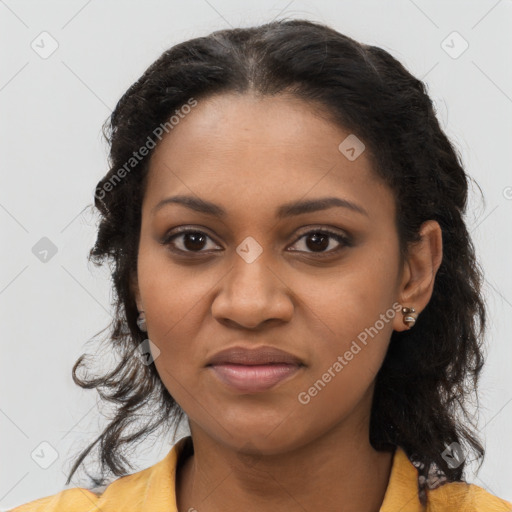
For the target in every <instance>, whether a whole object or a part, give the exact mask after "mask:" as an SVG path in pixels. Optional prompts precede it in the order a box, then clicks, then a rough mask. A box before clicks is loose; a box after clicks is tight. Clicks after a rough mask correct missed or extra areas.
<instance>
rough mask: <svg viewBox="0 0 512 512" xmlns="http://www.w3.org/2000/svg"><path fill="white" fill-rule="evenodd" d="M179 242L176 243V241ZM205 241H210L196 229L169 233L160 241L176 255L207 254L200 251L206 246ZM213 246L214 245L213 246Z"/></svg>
mask: <svg viewBox="0 0 512 512" xmlns="http://www.w3.org/2000/svg"><path fill="white" fill-rule="evenodd" d="M177 240H179V242H177V243H176V241H177ZM207 240H212V239H211V237H210V236H208V235H207V234H206V233H205V232H204V231H199V230H197V229H180V230H179V232H178V233H176V232H175V233H174V234H173V233H170V234H168V235H167V236H165V238H164V239H163V240H162V242H161V243H162V244H163V245H168V246H170V250H171V251H173V252H176V253H194V252H207V251H205V250H202V249H204V248H205V245H206V246H207V245H208V244H207ZM213 245H214V246H215V245H216V244H213Z"/></svg>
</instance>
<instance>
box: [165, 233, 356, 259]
mask: <svg viewBox="0 0 512 512" xmlns="http://www.w3.org/2000/svg"><path fill="white" fill-rule="evenodd" d="M188 233H194V234H199V235H204V236H206V237H207V238H210V239H211V240H213V239H212V237H210V236H209V235H208V234H207V233H205V232H204V231H201V230H199V229H191V228H179V229H178V231H177V232H172V233H169V234H167V235H166V236H165V237H164V239H163V240H162V241H161V244H162V245H166V246H171V245H172V242H173V241H174V239H176V238H178V237H179V236H183V235H186V234H188ZM312 234H321V235H328V236H329V237H330V238H334V240H336V242H339V243H340V244H342V246H341V247H338V248H336V249H331V250H330V251H327V252H314V251H311V252H309V251H306V253H307V254H314V255H315V256H317V257H320V258H322V257H326V256H331V255H332V254H335V253H338V252H339V251H341V250H342V249H343V247H351V246H352V242H351V240H350V239H349V238H348V237H347V236H345V235H342V234H341V233H337V232H335V231H331V230H330V229H328V228H316V229H313V230H310V231H307V232H305V233H302V234H301V235H300V236H299V237H298V238H297V239H296V240H295V242H294V243H293V244H292V245H294V244H296V243H297V242H298V241H299V240H301V239H302V238H305V237H307V236H308V235H312ZM169 250H170V251H172V252H174V253H177V254H180V255H182V254H201V253H208V251H186V250H185V251H184V250H182V249H176V248H175V247H170V249H169ZM292 252H304V251H298V250H293V251H292ZM193 257H195V256H193Z"/></svg>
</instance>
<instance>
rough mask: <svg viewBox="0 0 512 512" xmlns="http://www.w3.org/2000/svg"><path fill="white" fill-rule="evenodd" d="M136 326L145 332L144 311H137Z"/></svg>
mask: <svg viewBox="0 0 512 512" xmlns="http://www.w3.org/2000/svg"><path fill="white" fill-rule="evenodd" d="M137 326H138V327H139V329H140V330H141V331H144V332H147V330H148V328H147V326H146V316H145V315H144V311H140V312H139V317H138V318H137Z"/></svg>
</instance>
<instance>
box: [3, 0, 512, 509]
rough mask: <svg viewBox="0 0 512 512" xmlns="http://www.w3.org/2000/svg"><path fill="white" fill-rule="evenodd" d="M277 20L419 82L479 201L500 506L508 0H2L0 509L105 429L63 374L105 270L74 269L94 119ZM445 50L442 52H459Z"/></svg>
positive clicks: (91, 316)
mask: <svg viewBox="0 0 512 512" xmlns="http://www.w3.org/2000/svg"><path fill="white" fill-rule="evenodd" d="M276 17H279V18H282V17H291V18H308V19H312V20H318V21H322V22H325V23H327V24H330V25H331V26H332V27H334V28H335V29H337V30H339V31H341V32H343V33H345V34H347V35H349V36H351V37H354V38H355V39H357V40H360V41H361V42H365V43H369V44H375V45H378V46H381V47H383V48H384V49H386V50H388V51H389V52H390V53H391V54H392V55H393V56H395V57H396V58H398V59H399V60H400V61H401V62H403V63H404V65H405V66H406V67H407V68H408V69H409V70H410V71H411V72H412V73H413V74H415V75H416V76H417V77H419V78H421V79H423V80H424V81H425V82H426V83H427V84H428V89H429V91H430V94H431V96H432V97H433V98H434V99H435V101H436V104H437V106H438V110H439V116H440V118H441V120H442V123H443V126H444V127H445V130H446V132H447V134H448V135H449V136H450V137H451V138H452V140H453V141H454V142H455V144H456V146H457V148H459V150H460V151H461V153H462V155H463V159H464V163H465V165H466V169H467V171H468V172H469V174H470V175H471V176H473V177H474V178H475V179H476V180H477V182H478V183H479V184H480V186H481V187H482V189H483V192H484V194H485V197H486V203H485V204H483V203H482V202H481V200H480V198H479V196H478V194H477V193H476V192H475V191H473V192H472V195H471V207H470V212H469V215H468V218H467V222H468V224H469V226H470V229H471V233H472V235H473V237H474V241H475V244H476V248H477V251H478V254H479V256H480V258H481V262H482V266H483V268H484V270H485V272H486V285H485V293H486V297H487V300H488V304H489V313H490V318H489V320H490V329H489V333H488V338H487V347H488V349H487V351H488V357H487V365H486V367H485V370H484V372H483V377H482V381H481V388H480V404H481V416H480V423H479V425H480V432H481V435H482V438H483V439H484V440H485V446H486V449H487V456H486V460H485V462H484V464H483V466H482V469H481V471H480V473H479V475H478V476H477V477H473V476H472V475H471V474H470V475H469V480H470V481H472V482H473V483H476V484H478V485H480V486H482V487H484V488H486V489H487V490H489V491H490V492H492V493H493V494H497V495H498V496H500V497H502V498H505V499H508V500H512V461H511V458H512V457H511V456H512V436H511V435H510V434H511V428H510V425H511V423H512V403H511V402H512V372H511V363H512V343H511V342H510V331H511V328H512V314H511V313H512V273H511V272H510V261H511V258H510V257H511V255H512V230H511V229H510V221H511V218H512V188H511V187H512V175H511V157H510V145H511V140H512V137H511V135H512V133H511V132H512V130H511V124H512V123H511V113H512V66H510V53H511V50H510V49H511V48H512V31H511V30H510V28H511V23H512V3H511V1H510V0H508V1H507V0H501V1H496V0H481V1H471V2H470V1H467V0H465V1H446V0H445V1H426V0H415V1H413V0H394V1H388V2H383V1H380V0H374V1H359V2H355V1H354V2H349V1H334V0H330V1H328V0H323V1H315V2H313V1H301V0H291V1H290V0H284V1H280V0H258V1H253V2H235V1H232V0H208V1H207V0H192V1H190V2H183V1H180V2H178V1H175V0H172V1H156V0H152V1H133V0H132V1H122V2H121V1H120V0H118V1H113V0H107V1H105V0H102V1H100V0H89V1H86V0H72V1H69V0H67V1H60V2H58V1H54V0H52V1H45V2H41V1H36V0H34V1H31V2H29V1H21V0H0V34H1V36H0V37H1V45H0V52H1V69H0V108H1V118H0V119H1V127H0V129H1V135H0V158H1V162H2V164H1V167H0V172H1V188H0V223H1V230H2V231H1V233H2V251H1V255H2V265H1V274H0V311H1V327H2V334H1V337H2V359H1V368H0V370H1V371H0V379H1V380H0V385H1V390H2V395H1V404H0V429H1V432H2V436H1V454H0V461H1V470H0V507H1V508H3V509H8V508H10V507H12V506H15V505H18V504H21V503H24V502H27V501H29V500H33V499H36V498H39V497H42V496H46V495H50V494H54V493H57V492H59V491H60V490H62V489H64V488H65V486H64V481H65V474H64V472H67V471H68V470H69V468H70V467H71V461H72V456H73V455H75V454H76V453H77V452H78V450H79V449H82V448H83V447H85V446H86V444H87V443H88V442H89V441H91V440H92V439H93V438H94V437H96V435H97V434H98V433H99V432H100V430H99V429H100V427H101V426H102V425H104V424H105V422H104V421H103V420H101V419H98V415H97V409H96V397H95V394H96V393H95V392H94V391H91V392H85V391H82V390H81V389H80V388H78V387H77V386H75V384H74V383H73V381H72V379H71V368H72V365H73V363H74V362H75V361H76V359H77V358H78V356H79V355H81V354H82V353H83V352H84V351H89V352H90V349H91V348H92V347H89V346H87V347H86V346H85V342H86V341H87V340H89V339H90V338H91V337H92V336H93V335H94V334H96V333H97V332H98V331H100V330H101V329H102V328H103V327H105V325H106V324H107V322H108V319H109V311H110V307H109V303H110V297H111V292H110V283H109V281H108V272H107V270H106V269H105V270H98V269H95V268H94V267H93V266H92V265H88V264H87V261H86V256H87V252H88V250H89V249H90V248H91V246H92V245H93V243H94V239H95V228H96V226H95V222H96V219H95V218H94V217H93V216H91V214H90V213H88V212H87V211H84V208H85V207H86V206H87V205H89V204H90V203H91V202H92V199H93V191H94V187H95V185H96V183H97V181H98V180H99V179H100V177H101V176H102V175H103V174H104V173H105V172H106V171H107V163H106V155H107V153H106V145H105V144H104V143H103V141H102V138H101V132H100V129H101V124H102V123H103V121H104V120H105V119H106V118H107V116H108V115H109V113H110V111H111V109H112V108H113V107H114V106H115V104H116V102H117V101H118V99H119V98H120V96H121V95H122V93H124V91H125V90H126V89H127V88H128V87H129V86H130V85H131V84H132V83H133V82H134V81H135V80H136V79H137V78H138V77H139V76H140V74H141V73H142V72H143V71H144V70H145V68H146V67H147V66H148V65H149V64H150V63H151V62H153V61H154V60H155V59H156V58H157V57H158V56H159V55H160V54H161V52H163V51H164V50H165V49H167V48H168V47H169V46H171V45H173V44H175V43H178V42H180V41H183V40H185V39H189V38H191V37H196V36H200V35H206V34H208V33H210V32H211V31H213V30H216V29H220V28H225V27H230V26H250V25H255V24H259V23H263V22H267V21H270V20H271V19H273V18H276ZM43 31H47V32H48V33H49V34H51V36H52V38H54V39H55V40H56V41H57V43H58V48H57V50H56V51H55V52H54V53H53V54H52V55H51V56H49V57H48V58H46V59H43V58H41V56H40V55H39V54H38V53H36V51H34V50H33V49H32V47H31V43H32V42H33V41H35V42H34V45H37V44H38V45H39V48H41V50H40V51H42V46H43V45H44V48H45V49H46V51H47V50H48V49H49V48H50V41H49V40H48V39H46V40H45V41H43V42H41V37H42V36H40V34H41V32H43ZM453 31H457V32H458V33H459V34H460V35H461V36H462V37H463V38H464V39H465V40H466V41H467V43H468V44H469V47H468V49H467V50H466V51H465V52H464V53H462V54H461V55H460V56H458V58H453V57H452V56H450V55H449V54H448V53H447V52H446V51H445V49H444V48H443V41H444V40H445V39H446V38H447V36H449V35H450V34H451V33H452V32H453ZM452 37H453V36H452ZM450 40H451V39H448V40H447V43H444V44H445V45H446V44H449V45H451V46H453V47H454V48H453V49H452V52H453V51H455V52H457V51H458V50H459V49H460V48H462V47H461V46H460V44H461V41H460V40H454V42H453V43H451V42H450ZM475 190H476V189H475ZM43 237H47V238H49V239H50V240H51V242H52V243H53V244H55V246H56V248H57V252H56V254H55V255H54V256H52V257H51V258H49V260H48V261H47V262H46V263H44V262H42V261H40V259H39V258H37V257H36V255H35V254H34V253H33V250H32V248H33V247H34V246H35V245H36V244H37V243H38V241H39V240H40V239H41V238H43ZM42 442H46V443H49V444H50V445H51V446H52V447H53V449H55V450H56V451H57V453H58V459H57V460H56V461H55V462H54V463H53V464H52V465H51V466H50V467H49V468H48V469H42V468H41V467H40V466H39V465H38V464H36V462H35V461H34V460H33V459H32V458H31V453H32V452H33V451H34V450H36V453H40V454H42V453H43V452H45V453H46V455H45V456H48V453H51V449H48V447H47V445H42V447H41V446H40V443H42ZM172 442H173V440H172V439H160V440H157V441H156V443H155V444H151V443H146V444H144V445H142V446H141V447H140V448H139V449H138V452H137V456H136V458H135V459H134V463H135V464H136V465H137V469H143V468H145V467H147V466H149V465H151V464H153V463H155V462H156V461H157V460H160V459H161V458H162V457H163V456H164V455H165V454H166V453H167V452H168V450H169V449H170V446H171V444H172ZM41 449H42V451H41ZM43 458H44V457H43ZM79 483H80V482H79V481H75V482H74V483H73V484H72V485H70V487H74V486H76V485H78V484H79Z"/></svg>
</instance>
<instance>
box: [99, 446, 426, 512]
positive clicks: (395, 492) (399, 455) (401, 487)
mask: <svg viewBox="0 0 512 512" xmlns="http://www.w3.org/2000/svg"><path fill="white" fill-rule="evenodd" d="M191 439H192V438H191V436H186V437H183V438H182V439H180V440H179V441H178V442H177V443H176V444H175V445H174V446H173V447H172V449H171V450H170V451H169V453H168V454H167V455H166V456H165V458H164V459H162V460H161V461H160V462H158V463H156V464H155V465H154V466H151V467H150V468H148V469H146V470H143V471H141V472H140V473H137V474H135V475H131V477H132V478H131V479H130V482H128V481H127V480H126V479H127V478H128V477H125V478H121V479H119V480H118V481H116V482H113V483H112V484H111V485H110V486H109V488H108V489H107V490H106V491H105V493H104V494H103V496H102V498H104V499H108V496H107V494H109V490H110V492H115V493H116V494H117V493H118V492H126V491H128V490H131V491H133V490H134V489H133V487H135V488H136V489H138V490H139V493H140V492H141V491H142V496H141V498H140V499H142V501H141V502H140V501H139V503H140V505H142V507H141V509H142V510H151V511H152V512H164V511H165V512H177V510H178V508H177V503H176V466H177V463H178V460H180V457H181V456H182V454H183V452H184V451H185V450H189V449H190V447H191ZM133 477H139V478H135V479H134V478H133ZM123 480H126V484H127V485H126V488H125V489H123V486H122V485H118V486H116V485H115V484H116V483H118V484H121V482H123ZM417 482H418V472H417V469H416V467H415V466H414V465H413V464H412V462H411V461H410V460H409V458H408V457H407V454H406V453H405V451H404V450H403V449H402V448H401V447H399V446H398V447H397V448H396V449H395V453H394V454H393V462H392V466H391V472H390V476H389V481H388V486H387V488H386V492H385V494H384V499H383V502H382V505H381V508H380V512H396V511H397V510H407V512H422V511H423V508H422V506H421V503H420V501H419V498H418V484H417ZM129 486H130V487H129ZM132 486H133V487H132ZM114 487H118V488H117V489H113V488H114ZM129 494H131V493H130V492H126V494H125V495H126V496H128V495H129ZM101 501H102V500H101V499H100V502H99V503H98V505H100V504H101ZM126 505H127V510H130V506H133V505H134V504H133V501H132V502H131V503H129V502H128V501H127V503H126Z"/></svg>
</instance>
